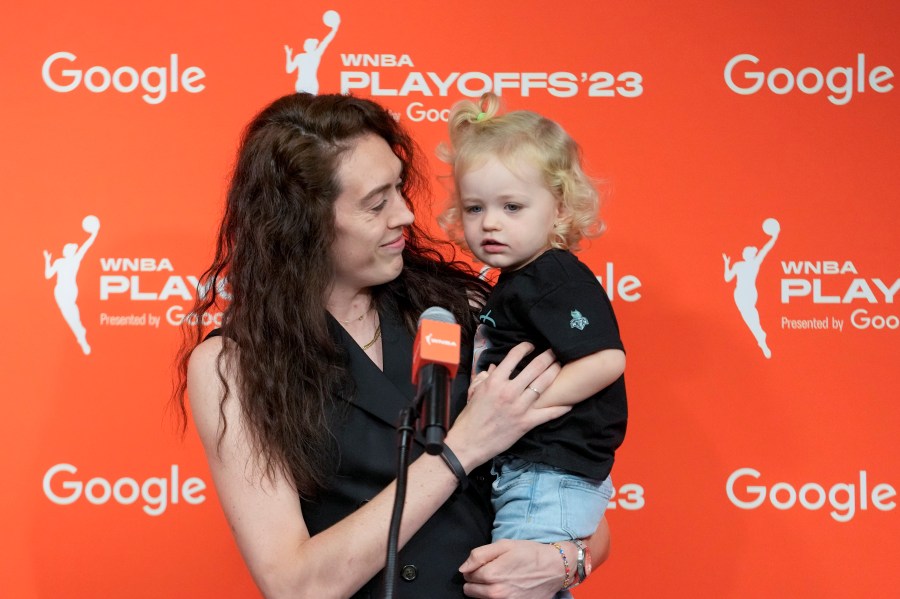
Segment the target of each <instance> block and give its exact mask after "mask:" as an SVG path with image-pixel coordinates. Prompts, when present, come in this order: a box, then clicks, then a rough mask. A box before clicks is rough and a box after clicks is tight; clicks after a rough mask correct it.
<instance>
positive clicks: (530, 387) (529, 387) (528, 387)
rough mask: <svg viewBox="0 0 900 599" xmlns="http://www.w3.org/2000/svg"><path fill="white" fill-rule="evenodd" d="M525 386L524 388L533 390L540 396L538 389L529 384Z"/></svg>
mask: <svg viewBox="0 0 900 599" xmlns="http://www.w3.org/2000/svg"><path fill="white" fill-rule="evenodd" d="M525 388H526V389H530V390H531V391H534V392H535V393H537V396H538V397H540V396H541V392H540V391H538V390H537V389H535V388H534V387H532V386H531V385H528V386H527V387H525Z"/></svg>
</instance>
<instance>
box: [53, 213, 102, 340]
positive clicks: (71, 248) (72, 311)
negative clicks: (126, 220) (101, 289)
mask: <svg viewBox="0 0 900 599" xmlns="http://www.w3.org/2000/svg"><path fill="white" fill-rule="evenodd" d="M81 228H82V229H84V231H85V232H86V233H88V238H87V240H86V241H85V242H84V243H82V244H81V246H80V247H79V245H78V244H77V243H67V244H66V245H65V246H63V250H62V257H60V258H57V259H56V260H53V257H52V255H51V254H50V252H48V251H47V250H44V278H46V279H52V278H53V277H56V286H55V287H54V288H53V297H54V298H55V299H56V305H57V306H59V311H60V312H62V316H63V319H64V320H65V321H66V324H68V325H69V328H70V329H72V332H73V333H75V339H76V340H77V341H78V345H80V346H81V351H83V352H84V353H85V355H88V354H90V353H91V346H90V345H88V342H87V330H86V329H85V328H84V325H83V324H81V313H80V312H79V310H78V304H77V303H76V300H77V299H78V281H77V277H78V268H79V267H80V266H81V260H82V258H84V255H85V254H86V253H87V251H88V248H90V247H91V245H93V243H94V240H95V239H97V232H98V231H100V219H99V218H97V217H96V216H93V215H88V216H85V217H84V220H82V221H81Z"/></svg>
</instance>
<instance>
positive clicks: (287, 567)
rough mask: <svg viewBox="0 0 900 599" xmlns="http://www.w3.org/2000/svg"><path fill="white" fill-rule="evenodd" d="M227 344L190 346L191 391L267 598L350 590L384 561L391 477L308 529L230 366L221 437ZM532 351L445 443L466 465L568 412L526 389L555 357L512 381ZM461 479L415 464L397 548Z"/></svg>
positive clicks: (513, 358) (222, 491)
mask: <svg viewBox="0 0 900 599" xmlns="http://www.w3.org/2000/svg"><path fill="white" fill-rule="evenodd" d="M222 343H223V341H222V339H221V338H213V339H210V340H208V341H206V342H204V343H202V344H201V345H200V346H198V347H197V349H196V350H194V354H193V355H192V357H191V361H190V365H189V369H188V393H189V396H190V401H191V409H192V412H193V418H194V421H195V423H196V426H197V429H198V432H199V434H200V438H201V440H202V441H203V445H204V448H205V450H206V454H207V459H208V461H209V465H210V470H211V471H212V476H213V481H214V483H215V486H216V491H217V493H218V496H219V500H220V503H221V505H222V508H223V510H224V512H225V517H226V519H227V520H228V522H229V524H230V526H231V528H232V531H233V533H234V536H235V540H236V541H237V544H238V547H239V548H240V551H241V554H242V555H243V557H244V560H245V561H246V563H247V566H248V568H249V569H250V572H251V574H252V575H253V578H254V580H255V581H256V583H257V585H258V586H259V587H260V589H261V590H262V592H263V594H264V595H265V596H266V597H281V596H291V597H297V596H301V597H338V596H349V595H351V594H352V593H353V592H355V591H356V590H358V589H359V588H360V587H362V586H363V585H364V584H365V583H366V582H367V581H368V580H369V579H371V578H372V577H373V576H374V575H375V574H376V573H377V572H378V571H379V570H380V569H381V568H383V567H384V558H385V551H386V546H387V528H388V522H389V521H390V516H391V510H392V506H393V500H394V484H393V483H392V484H391V485H389V486H388V487H387V488H386V489H385V490H383V491H382V492H381V493H379V494H378V495H377V496H376V497H375V498H374V499H372V500H371V501H370V502H368V503H367V504H366V505H365V506H363V507H362V508H360V509H359V510H357V511H356V512H354V513H353V514H351V515H349V516H347V517H346V518H344V519H343V520H341V521H340V522H338V523H337V524H335V525H334V526H332V527H330V528H329V529H327V530H325V531H323V532H321V533H319V534H317V535H315V536H313V537H310V534H309V530H308V529H307V527H306V524H305V523H304V521H303V514H302V513H301V509H300V501H299V498H298V495H297V491H296V489H295V488H294V485H293V484H292V482H291V481H290V480H289V479H288V478H286V477H285V476H284V474H282V473H279V474H278V475H277V476H275V477H274V479H269V478H265V477H264V476H263V475H262V474H261V473H262V471H263V469H262V467H261V464H260V462H259V459H258V456H257V455H256V453H255V452H254V451H253V449H252V446H251V443H250V435H249V434H248V432H247V430H246V428H245V422H244V419H243V416H242V414H241V410H240V400H241V398H240V396H239V395H238V394H237V392H236V390H237V388H238V387H237V384H236V378H235V377H234V376H233V374H230V373H229V372H228V368H227V365H226V367H225V368H226V374H227V375H228V376H227V377H226V378H227V379H228V384H229V388H230V389H231V396H230V397H229V399H228V401H226V402H225V404H224V415H225V420H226V422H227V428H226V430H225V433H224V435H222V436H221V438H220V432H221V426H222V420H221V415H220V411H219V410H220V407H219V406H220V398H221V397H222V393H223V387H222V384H221V382H220V380H219V377H218V373H217V369H216V359H217V356H218V355H219V353H220V351H221V348H222ZM528 351H530V346H528V345H527V344H523V345H521V346H519V347H517V348H516V349H514V350H513V351H512V352H510V357H509V359H508V360H505V361H504V362H503V363H501V365H500V366H498V368H497V369H496V370H495V372H496V373H497V376H494V377H489V378H488V379H487V380H485V381H484V383H483V384H482V385H479V390H477V391H476V393H475V394H474V395H473V401H472V402H471V403H470V405H468V406H467V407H466V408H465V409H464V410H463V412H462V413H461V414H460V415H459V417H458V418H457V421H456V423H455V424H454V426H453V427H452V428H451V429H450V431H449V432H448V434H447V439H446V442H447V445H448V446H449V447H450V448H451V449H452V450H453V451H454V452H455V453H456V455H457V456H458V457H459V459H460V462H461V463H462V464H463V467H464V468H465V470H466V471H467V472H469V471H471V470H472V469H473V468H474V467H475V466H477V465H479V464H481V463H483V462H485V461H487V460H488V459H490V458H491V457H493V456H494V455H496V454H497V453H499V452H501V451H503V450H504V449H506V448H508V447H509V446H510V445H512V443H514V442H515V441H516V440H517V439H518V438H519V437H520V436H521V435H522V434H523V433H524V432H526V431H527V430H530V429H531V428H532V427H534V426H536V425H538V424H541V423H543V422H546V421H548V420H552V419H553V418H556V417H558V416H560V415H562V414H563V413H565V412H566V411H567V410H568V408H544V409H537V408H534V406H533V405H532V404H533V398H532V397H529V395H530V393H525V388H526V386H527V385H528V384H529V383H532V382H537V383H539V384H545V385H549V384H550V382H551V381H552V379H553V377H554V376H555V375H556V372H557V371H558V366H557V367H554V366H553V358H552V355H549V354H545V355H541V356H538V357H537V358H535V359H534V360H533V361H532V363H531V364H530V365H529V366H528V367H527V368H526V369H524V370H523V371H522V373H521V374H520V375H519V376H518V377H516V379H513V380H510V379H509V373H510V372H511V370H512V367H513V365H514V364H516V363H518V360H519V359H520V358H521V357H522V356H524V355H525V354H526V353H527V352H528ZM489 394H490V395H489ZM456 485H457V480H456V477H455V476H454V474H453V473H452V472H451V471H450V470H449V468H447V466H446V465H445V464H444V463H443V461H442V460H441V458H440V457H437V456H431V455H428V454H424V455H422V456H421V457H420V458H419V459H417V460H416V461H415V462H414V463H413V464H411V465H410V468H409V479H408V488H407V497H406V505H405V508H404V513H403V522H402V525H401V528H400V546H401V547H402V546H403V545H404V544H405V543H406V542H407V541H408V540H409V538H410V537H411V536H412V535H413V534H414V533H415V531H417V530H418V529H419V528H420V527H421V526H422V525H423V524H424V523H425V521H427V520H428V518H430V517H431V516H432V515H433V514H434V513H435V512H436V511H437V509H438V508H439V507H440V506H441V505H442V504H443V503H444V502H445V501H446V500H447V498H448V497H449V496H450V495H451V494H452V493H453V491H454V490H455V488H456ZM337 564H340V568H339V572H340V575H337V572H338V570H336V565H337Z"/></svg>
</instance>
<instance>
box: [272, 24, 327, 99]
mask: <svg viewBox="0 0 900 599" xmlns="http://www.w3.org/2000/svg"><path fill="white" fill-rule="evenodd" d="M322 22H323V23H325V25H327V26H328V27H330V28H331V31H329V32H328V35H326V36H325V38H324V39H323V40H322V41H321V42H320V41H319V40H317V39H316V38H314V37H311V38H308V39H307V40H306V41H305V42H303V52H298V53H297V54H294V49H293V48H291V47H290V46H288V45H285V46H284V53H285V55H286V61H287V62H286V64H285V71H286V72H287V73H288V74H291V73H293V72H294V71H297V82H296V83H295V84H294V89H296V90H297V93H298V94H299V93H302V92H307V93H310V94H318V93H319V63H320V62H321V61H322V55H323V54H324V53H325V49H326V48H328V44H330V43H331V40H333V39H334V36H335V35H336V34H337V30H338V26H339V25H340V24H341V16H340V15H339V14H338V13H337V11H334V10H326V11H325V14H323V15H322Z"/></svg>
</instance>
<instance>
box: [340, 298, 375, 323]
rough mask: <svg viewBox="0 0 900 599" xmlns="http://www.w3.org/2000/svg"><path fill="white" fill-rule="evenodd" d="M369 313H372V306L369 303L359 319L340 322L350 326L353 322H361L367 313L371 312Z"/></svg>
mask: <svg viewBox="0 0 900 599" xmlns="http://www.w3.org/2000/svg"><path fill="white" fill-rule="evenodd" d="M371 311H372V304H371V303H370V304H369V307H368V308H366V311H365V312H363V313H362V314H360V315H359V318H351V319H350V320H342V321H341V322H342V323H343V324H350V323H353V322H359V321H360V320H362V319H363V318H365V317H366V315H368V313H369V312H371Z"/></svg>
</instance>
